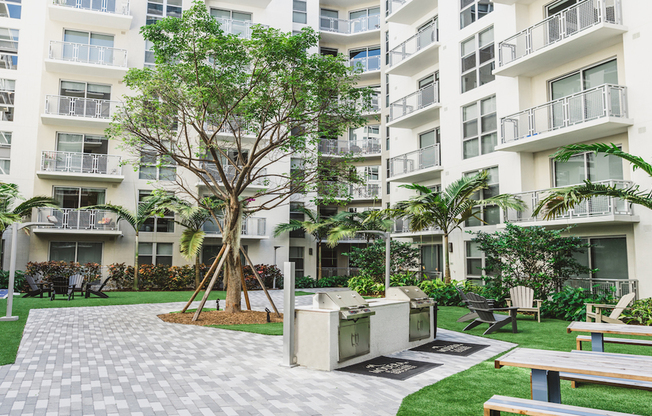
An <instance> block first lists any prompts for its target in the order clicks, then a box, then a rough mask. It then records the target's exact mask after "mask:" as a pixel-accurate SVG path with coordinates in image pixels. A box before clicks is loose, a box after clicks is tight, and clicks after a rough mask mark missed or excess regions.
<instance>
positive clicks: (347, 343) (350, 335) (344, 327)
mask: <svg viewBox="0 0 652 416" xmlns="http://www.w3.org/2000/svg"><path fill="white" fill-rule="evenodd" d="M355 332H356V323H355V322H353V321H340V329H339V350H340V351H339V352H340V355H339V357H340V359H339V362H342V361H344V360H348V359H349V358H352V357H355V356H356V355H357V350H356V337H355Z"/></svg>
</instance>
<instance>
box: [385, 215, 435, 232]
mask: <svg viewBox="0 0 652 416" xmlns="http://www.w3.org/2000/svg"><path fill="white" fill-rule="evenodd" d="M414 232H417V231H412V230H411V229H410V220H409V219H403V218H399V219H397V220H396V221H394V226H393V227H392V233H395V234H406V233H414ZM418 232H419V233H438V232H441V229H440V228H437V227H427V228H425V229H423V230H421V231H418Z"/></svg>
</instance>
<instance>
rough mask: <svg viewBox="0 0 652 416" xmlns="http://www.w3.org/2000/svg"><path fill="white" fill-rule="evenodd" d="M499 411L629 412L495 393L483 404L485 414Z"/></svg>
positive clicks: (609, 415)
mask: <svg viewBox="0 0 652 416" xmlns="http://www.w3.org/2000/svg"><path fill="white" fill-rule="evenodd" d="M500 412H509V413H516V414H519V415H530V416H553V415H555V416H625V415H629V416H631V414H629V413H620V412H613V411H610V410H598V409H589V408H588V407H578V406H570V405H567V404H558V403H549V402H543V401H540V400H529V399H518V398H515V397H507V396H498V395H495V396H493V397H492V398H491V399H489V400H487V401H486V402H485V404H484V415H485V416H500Z"/></svg>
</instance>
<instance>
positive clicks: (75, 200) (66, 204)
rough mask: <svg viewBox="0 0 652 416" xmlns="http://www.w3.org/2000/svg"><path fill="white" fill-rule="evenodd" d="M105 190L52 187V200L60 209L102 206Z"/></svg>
mask: <svg viewBox="0 0 652 416" xmlns="http://www.w3.org/2000/svg"><path fill="white" fill-rule="evenodd" d="M105 197H106V189H101V188H78V187H67V186H55V187H54V199H55V200H56V201H57V202H58V203H59V206H60V207H61V208H71V209H77V208H84V207H88V206H91V205H100V204H104V202H105V199H106V198H105Z"/></svg>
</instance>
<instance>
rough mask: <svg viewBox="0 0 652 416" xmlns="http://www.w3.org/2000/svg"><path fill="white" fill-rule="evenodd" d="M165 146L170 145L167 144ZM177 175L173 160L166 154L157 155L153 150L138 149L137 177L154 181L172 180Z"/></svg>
mask: <svg viewBox="0 0 652 416" xmlns="http://www.w3.org/2000/svg"><path fill="white" fill-rule="evenodd" d="M166 147H168V148H169V147H170V145H169V144H168V145H167V146H166ZM176 176H177V168H176V166H175V163H174V160H172V159H171V158H170V157H168V156H164V155H159V154H158V153H157V152H156V151H155V150H153V149H151V150H148V149H142V150H141V151H140V169H139V171H138V178H139V179H147V180H154V181H173V180H175V179H176Z"/></svg>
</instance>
